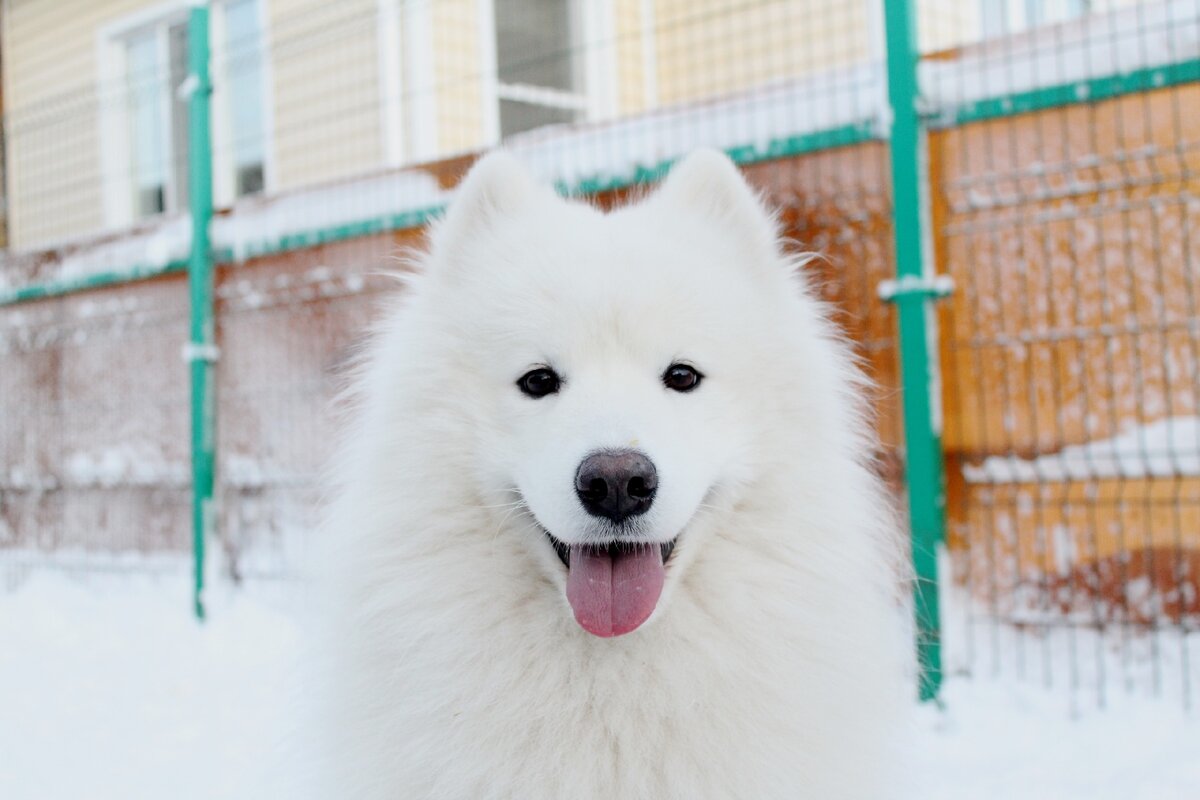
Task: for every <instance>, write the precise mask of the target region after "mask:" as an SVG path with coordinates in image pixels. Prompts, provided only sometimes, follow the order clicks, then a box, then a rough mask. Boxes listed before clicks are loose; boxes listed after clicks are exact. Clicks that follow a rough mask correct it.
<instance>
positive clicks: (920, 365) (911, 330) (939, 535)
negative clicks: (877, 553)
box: [881, 0, 945, 700]
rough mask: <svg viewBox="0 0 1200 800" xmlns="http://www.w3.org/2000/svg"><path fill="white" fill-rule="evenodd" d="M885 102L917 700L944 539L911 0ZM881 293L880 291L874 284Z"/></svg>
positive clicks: (891, 0)
mask: <svg viewBox="0 0 1200 800" xmlns="http://www.w3.org/2000/svg"><path fill="white" fill-rule="evenodd" d="M884 18H885V27H886V42H887V70H888V101H889V103H890V105H891V112H892V129H891V137H890V138H891V167H892V205H893V208H894V211H893V225H894V229H895V232H894V235H895V245H896V280H895V281H894V282H892V283H891V285H890V287H888V288H887V289H886V290H885V295H886V296H887V299H890V300H893V301H895V302H896V305H897V310H898V315H899V320H900V325H899V327H900V374H901V378H902V380H903V393H904V442H905V447H904V458H905V476H906V478H907V484H908V510H909V524H910V526H911V533H912V560H913V569H914V571H915V573H916V575H915V577H916V584H915V586H914V590H913V602H914V605H915V608H914V611H915V613H916V634H917V643H916V646H917V659H918V663H919V666H920V669H921V676H920V697H921V699H922V700H931V699H934V698H936V697H937V694H938V689H939V688H940V686H941V683H942V650H941V625H940V621H939V611H938V574H937V572H938V569H937V567H938V565H937V548H938V546H939V544H940V543H941V542H942V540H943V538H944V525H945V518H944V509H945V489H944V486H943V475H942V452H941V441H940V435H939V428H940V421H939V420H935V417H934V408H935V406H934V401H935V397H934V393H935V392H936V391H937V386H936V380H935V372H934V370H935V369H936V364H935V363H934V362H933V360H932V354H935V353H936V350H937V327H936V318H935V317H934V315H933V309H932V304H931V302H930V301H931V300H932V299H934V297H935V296H936V295H937V294H939V293H941V292H942V291H944V287H939V286H938V285H937V284H936V283H935V280H934V276H933V271H932V268H931V265H929V264H927V263H926V261H925V258H924V255H923V252H922V250H923V248H924V244H925V243H924V236H925V227H924V223H925V221H926V219H927V214H926V208H927V206H926V205H925V199H926V198H925V196H924V195H925V193H924V191H923V188H924V180H925V175H924V170H923V166H924V159H925V155H926V154H925V133H924V131H923V130H922V128H921V121H920V115H919V112H920V110H919V109H918V107H917V103H918V99H919V98H918V86H917V61H918V58H919V52H918V49H917V43H916V32H915V28H914V24H913V23H914V17H913V3H912V0H885V2H884ZM881 288H882V287H881Z"/></svg>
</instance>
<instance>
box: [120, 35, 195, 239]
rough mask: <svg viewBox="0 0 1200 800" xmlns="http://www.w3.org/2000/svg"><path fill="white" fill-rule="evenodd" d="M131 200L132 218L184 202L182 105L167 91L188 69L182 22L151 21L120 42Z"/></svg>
mask: <svg viewBox="0 0 1200 800" xmlns="http://www.w3.org/2000/svg"><path fill="white" fill-rule="evenodd" d="M124 50H125V53H124V55H125V81H126V95H125V96H126V97H127V98H128V104H129V108H128V119H129V137H128V141H129V146H130V148H131V150H130V155H129V163H130V165H131V167H132V177H133V181H132V184H133V185H132V194H133V196H132V198H131V205H132V208H133V211H134V214H133V216H134V217H135V218H141V217H148V216H152V215H154V214H160V213H162V212H163V211H174V210H176V209H179V208H183V207H186V206H187V104H186V103H185V102H184V101H182V100H180V99H179V98H178V97H176V96H175V93H174V92H172V91H171V88H172V87H173V86H178V85H179V83H180V82H182V81H183V79H184V76H185V75H186V74H187V27H186V24H185V23H182V22H175V23H173V24H163V25H159V26H155V27H152V28H149V29H146V30H143V31H139V32H138V33H136V34H134V35H132V36H130V37H128V38H127V39H125V41H124Z"/></svg>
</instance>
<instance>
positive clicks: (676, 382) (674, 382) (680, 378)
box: [662, 364, 704, 392]
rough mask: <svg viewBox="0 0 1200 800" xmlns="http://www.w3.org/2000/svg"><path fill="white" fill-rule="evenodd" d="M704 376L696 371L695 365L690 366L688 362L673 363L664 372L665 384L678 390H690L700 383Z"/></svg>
mask: <svg viewBox="0 0 1200 800" xmlns="http://www.w3.org/2000/svg"><path fill="white" fill-rule="evenodd" d="M703 377H704V376H703V375H701V374H700V373H699V372H697V371H696V369H695V367H689V366H688V365H687V364H672V365H671V366H669V367H667V371H666V372H664V373H663V377H662V380H663V385H664V386H666V387H667V388H668V389H674V390H675V391H677V392H690V391H691V390H692V389H695V388H696V387H697V386H699V385H700V379H701V378H703Z"/></svg>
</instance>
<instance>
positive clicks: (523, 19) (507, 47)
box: [495, 0, 577, 91]
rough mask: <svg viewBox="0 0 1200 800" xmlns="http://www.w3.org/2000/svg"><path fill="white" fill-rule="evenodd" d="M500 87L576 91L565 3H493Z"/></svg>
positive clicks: (552, 0)
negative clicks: (535, 87) (508, 85)
mask: <svg viewBox="0 0 1200 800" xmlns="http://www.w3.org/2000/svg"><path fill="white" fill-rule="evenodd" d="M495 2H496V6H495V8H496V62H497V65H498V77H499V79H500V82H501V83H528V84H532V85H534V86H545V87H548V88H551V89H562V90H564V91H572V90H574V89H576V88H577V87H576V83H577V81H576V80H575V68H574V63H573V61H574V59H573V58H572V48H573V45H574V42H573V37H572V36H571V7H572V6H573V5H574V4H573V3H570V2H566V1H565V0H495Z"/></svg>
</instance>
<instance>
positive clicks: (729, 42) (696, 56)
mask: <svg viewBox="0 0 1200 800" xmlns="http://www.w3.org/2000/svg"><path fill="white" fill-rule="evenodd" d="M654 5H655V16H656V22H657V35H656V37H655V45H656V48H657V51H658V92H659V100H660V102H662V103H664V104H670V103H675V102H680V101H687V100H695V99H699V98H703V97H707V96H710V95H720V94H727V93H730V92H736V91H740V90H743V89H747V88H750V87H752V86H757V85H760V84H763V83H766V82H768V81H772V80H777V79H781V78H789V77H799V76H803V75H806V74H811V73H814V72H819V71H825V70H830V69H836V68H838V67H844V66H846V65H849V64H857V63H861V62H863V61H864V60H865V59H866V58H867V56H868V54H869V52H870V41H869V36H867V31H868V30H869V27H868V20H867V5H866V3H864V2H846V0H803V1H802V2H801V1H793V2H778V1H776V2H763V3H757V4H756V3H747V4H736V5H735V4H732V3H730V2H729V0H656V2H655V4H654Z"/></svg>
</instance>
